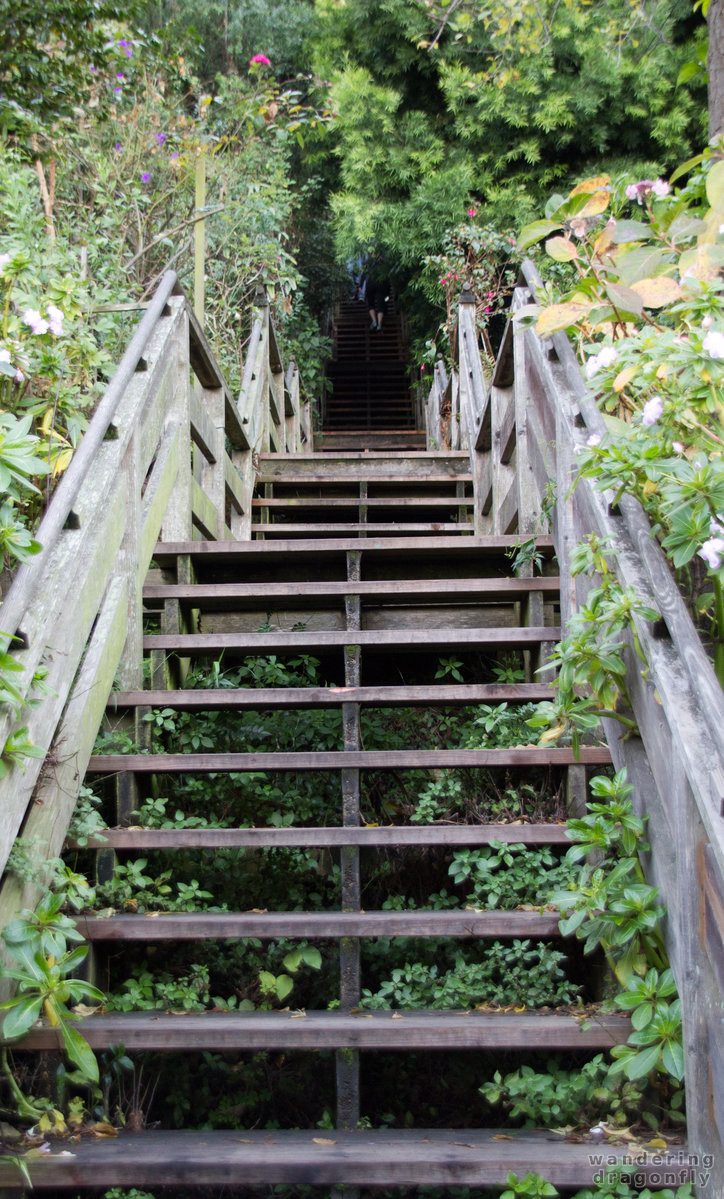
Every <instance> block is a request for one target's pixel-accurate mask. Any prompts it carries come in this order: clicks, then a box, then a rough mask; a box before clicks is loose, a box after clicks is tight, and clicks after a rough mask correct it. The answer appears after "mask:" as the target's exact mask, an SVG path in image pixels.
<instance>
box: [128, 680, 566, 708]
mask: <svg viewBox="0 0 724 1199" xmlns="http://www.w3.org/2000/svg"><path fill="white" fill-rule="evenodd" d="M554 693H555V692H554V688H553V687H546V686H544V685H543V684H542V683H473V684H465V683H458V684H450V685H448V686H442V685H440V686H437V685H434V684H433V685H431V686H428V687H419V686H415V687H268V688H267V687H233V688H232V687H228V688H225V687H221V688H218V689H213V690H212V689H211V688H208V689H206V688H203V687H200V688H198V689H193V690H186V691H112V692H111V694H110V695H109V697H108V708H109V709H110V710H112V711H114V712H115V711H119V710H121V709H123V708H139V707H143V708H149V707H150V708H178V709H183V710H184V711H187V712H203V711H206V710H207V709H209V708H254V709H257V710H259V711H263V710H264V709H266V708H326V707H334V706H339V705H340V704H343V703H350V704H362V705H363V706H365V707H376V708H392V707H407V706H410V707H413V706H416V705H424V706H425V707H427V706H432V705H442V706H449V705H455V704H479V703H480V704H488V703H509V704H511V703H512V704H517V703H532V702H535V701H536V700H544V699H550V698H551V696H552V695H553V694H554Z"/></svg>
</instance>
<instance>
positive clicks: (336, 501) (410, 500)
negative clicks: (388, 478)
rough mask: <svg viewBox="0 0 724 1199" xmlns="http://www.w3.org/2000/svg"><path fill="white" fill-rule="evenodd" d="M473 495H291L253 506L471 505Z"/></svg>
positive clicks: (277, 508)
mask: <svg viewBox="0 0 724 1199" xmlns="http://www.w3.org/2000/svg"><path fill="white" fill-rule="evenodd" d="M474 502H475V501H474V499H473V496H471V495H469V496H456V495H437V496H424V495H409V496H398V497H395V496H370V497H367V496H365V497H363V498H360V495H359V492H357V494H356V495H350V496H340V495H330V496H327V495H324V494H320V495H290V496H286V497H285V496H281V497H276V498H272V499H258V498H257V499H254V500H252V501H251V506H252V508H254V509H259V508H269V509H270V510H271V511H275V510H279V509H282V510H283V509H285V508H305V509H307V510H310V509H315V508H321V509H325V508H351V509H354V508H360V507H361V508H400V509H401V510H404V509H406V508H445V509H448V508H461V507H462V508H470V507H472V505H473V503H474Z"/></svg>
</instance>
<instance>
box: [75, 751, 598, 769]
mask: <svg viewBox="0 0 724 1199" xmlns="http://www.w3.org/2000/svg"><path fill="white" fill-rule="evenodd" d="M576 762H582V763H584V764H585V765H608V764H610V762H611V753H610V751H609V749H608V747H607V746H606V747H605V748H604V747H603V746H583V747H582V748H581V750H580V754H579V757H578V758H576V757H575V755H574V753H573V750H572V749H551V748H548V747H546V748H543V749H540V748H538V747H537V746H535V747H531V748H527V747H526V748H522V749H427V750H423V749H414V750H404V749H402V750H400V749H395V750H356V751H351V750H348V751H339V752H335V751H330V752H328V753H324V752H320V753H313V752H310V753H286V754H285V753H249V754H94V756H93V757H92V758H91V760H90V762H89V763H88V770H89V772H90V773H92V774H106V773H114V772H116V771H122V770H133V771H135V772H136V773H139V774H169V773H175V772H176V771H182V772H185V773H188V774H190V773H203V772H205V771H209V770H211V771H214V770H230V771H236V770H239V771H245V770H346V769H356V768H359V769H360V770H425V769H429V770H434V769H436V768H438V767H448V768H450V769H456V768H464V767H480V766H490V767H500V766H530V767H532V766H572V765H574V764H575V763H576Z"/></svg>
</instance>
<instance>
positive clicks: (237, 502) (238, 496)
mask: <svg viewBox="0 0 724 1199" xmlns="http://www.w3.org/2000/svg"><path fill="white" fill-rule="evenodd" d="M224 487H225V489H226V496H227V498H228V499H229V500H230V501H231V504H232V506H233V507H234V508H236V511H237V512H238V513H240V514H241V515H243V513H244V510H245V505H246V504H247V502H248V501H247V496H246V491H245V488H244V480H243V479H242V477H241V475H240V474H239V472H238V470H237V469H236V467H235V466H234V463H233V462H232V461H231V458H229V455H228V454H224Z"/></svg>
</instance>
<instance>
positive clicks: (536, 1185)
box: [500, 1170, 558, 1199]
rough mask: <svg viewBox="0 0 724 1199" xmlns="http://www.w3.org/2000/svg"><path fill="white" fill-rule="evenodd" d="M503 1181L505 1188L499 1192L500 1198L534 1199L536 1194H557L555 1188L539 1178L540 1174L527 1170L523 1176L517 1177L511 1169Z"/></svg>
mask: <svg viewBox="0 0 724 1199" xmlns="http://www.w3.org/2000/svg"><path fill="white" fill-rule="evenodd" d="M505 1182H506V1189H505V1190H504V1191H503V1192H502V1193H501V1196H500V1199H536V1196H551V1195H557V1194H558V1191H557V1190H556V1188H555V1187H554V1186H553V1185H552V1184H551V1183H550V1182H546V1181H545V1179H543V1178H541V1176H540V1174H531V1173H530V1172H529V1173H528V1174H526V1175H524V1177H523V1178H519V1177H518V1175H517V1174H516V1173H514V1171H513V1170H509V1171H508V1174H507V1176H506V1179H505Z"/></svg>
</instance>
